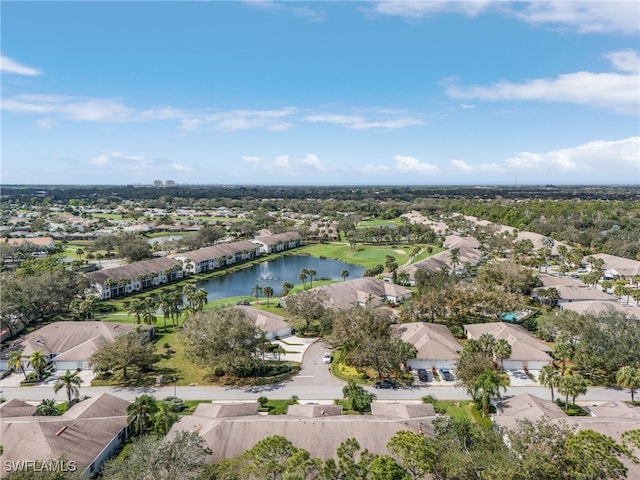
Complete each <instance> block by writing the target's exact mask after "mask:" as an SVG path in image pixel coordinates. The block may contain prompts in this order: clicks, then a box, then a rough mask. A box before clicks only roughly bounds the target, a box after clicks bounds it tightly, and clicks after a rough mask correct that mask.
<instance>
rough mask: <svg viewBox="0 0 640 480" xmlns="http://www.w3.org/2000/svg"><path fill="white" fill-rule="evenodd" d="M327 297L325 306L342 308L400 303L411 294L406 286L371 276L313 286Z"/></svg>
mask: <svg viewBox="0 0 640 480" xmlns="http://www.w3.org/2000/svg"><path fill="white" fill-rule="evenodd" d="M315 289H317V290H318V291H321V292H324V294H326V297H327V299H328V300H327V307H329V308H335V309H338V310H344V309H348V308H351V307H355V306H358V305H360V306H372V307H378V306H380V305H382V304H384V303H385V302H390V303H393V304H398V303H402V302H404V301H405V300H408V299H410V298H411V296H412V295H413V292H412V291H411V290H409V289H408V288H405V287H402V286H400V285H395V284H392V283H388V282H384V281H382V280H378V279H377V278H373V277H363V278H358V279H354V280H347V281H345V282H339V283H332V284H329V285H323V286H321V287H315Z"/></svg>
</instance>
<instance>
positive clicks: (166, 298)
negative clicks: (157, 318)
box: [158, 292, 172, 332]
mask: <svg viewBox="0 0 640 480" xmlns="http://www.w3.org/2000/svg"><path fill="white" fill-rule="evenodd" d="M171 305H172V303H171V292H163V293H162V294H161V295H160V298H159V299H158V307H159V308H160V310H162V317H163V319H164V328H163V331H164V332H166V331H167V320H168V319H169V316H170V315H171Z"/></svg>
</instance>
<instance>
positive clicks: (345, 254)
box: [296, 243, 442, 268]
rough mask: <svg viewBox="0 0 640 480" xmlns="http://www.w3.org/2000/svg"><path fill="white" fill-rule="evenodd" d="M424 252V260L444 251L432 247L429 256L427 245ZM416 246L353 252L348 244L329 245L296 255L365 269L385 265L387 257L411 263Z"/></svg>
mask: <svg viewBox="0 0 640 480" xmlns="http://www.w3.org/2000/svg"><path fill="white" fill-rule="evenodd" d="M421 247H423V252H422V253H421V255H420V256H421V257H422V258H426V257H428V256H430V255H432V254H433V253H437V252H438V251H441V250H442V249H438V247H436V246H433V245H432V246H431V247H432V248H433V252H432V253H431V254H429V253H428V252H427V250H426V248H427V245H421ZM413 248H415V245H403V244H399V245H380V246H378V245H361V244H358V245H356V249H355V251H352V250H351V246H350V245H349V244H348V243H328V244H324V243H323V244H318V245H306V246H304V247H301V248H299V249H297V250H296V253H300V254H307V255H312V256H314V257H327V258H333V259H336V260H342V261H343V262H347V263H353V264H355V265H360V266H362V267H365V268H371V267H375V266H376V265H384V263H385V260H386V257H387V255H391V256H392V257H394V258H395V259H396V262H397V263H398V265H400V266H402V265H404V264H405V263H407V262H408V261H409V254H410V253H411V250H413Z"/></svg>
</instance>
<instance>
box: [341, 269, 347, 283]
mask: <svg viewBox="0 0 640 480" xmlns="http://www.w3.org/2000/svg"><path fill="white" fill-rule="evenodd" d="M340 276H341V277H342V281H343V282H344V281H345V280H346V279H347V277H348V276H349V270H342V271H341V272H340Z"/></svg>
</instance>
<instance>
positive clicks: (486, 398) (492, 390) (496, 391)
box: [475, 368, 507, 416]
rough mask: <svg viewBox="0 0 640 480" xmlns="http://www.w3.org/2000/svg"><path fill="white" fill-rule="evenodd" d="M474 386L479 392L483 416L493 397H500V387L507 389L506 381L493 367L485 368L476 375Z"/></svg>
mask: <svg viewBox="0 0 640 480" xmlns="http://www.w3.org/2000/svg"><path fill="white" fill-rule="evenodd" d="M475 384H476V388H477V389H478V392H479V393H480V401H481V403H482V414H483V416H487V415H489V406H490V404H491V399H492V398H493V397H495V398H500V389H501V388H502V389H504V390H505V391H506V389H507V382H506V380H505V379H504V377H503V376H502V375H501V374H500V373H499V372H498V371H497V370H495V369H494V368H487V369H486V370H485V371H484V372H482V373H481V374H480V375H478V378H477V379H476V381H475Z"/></svg>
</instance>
